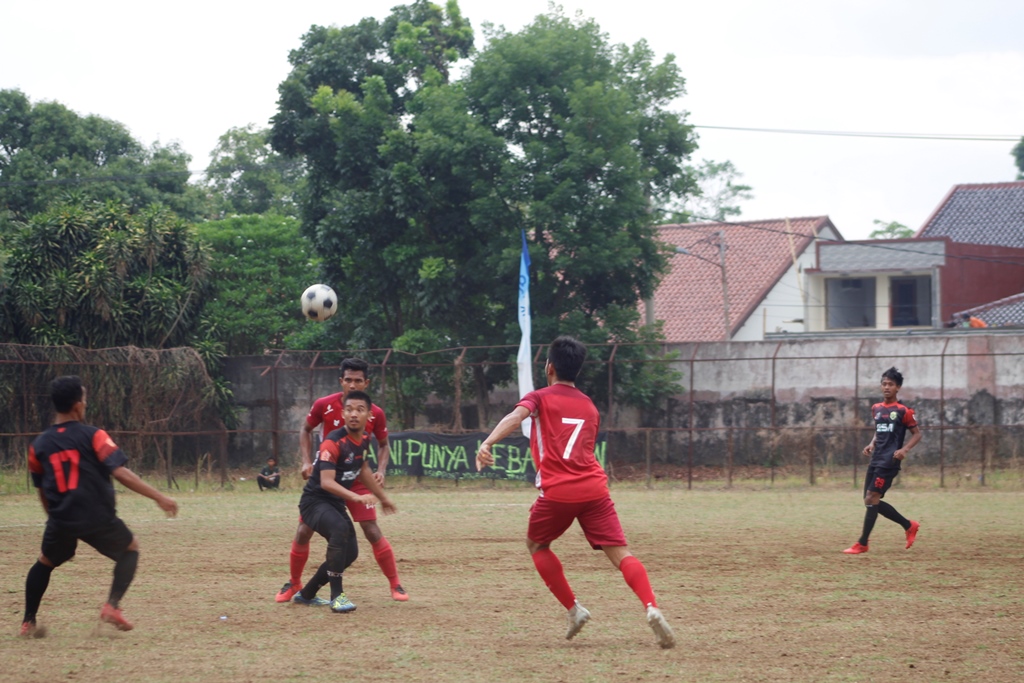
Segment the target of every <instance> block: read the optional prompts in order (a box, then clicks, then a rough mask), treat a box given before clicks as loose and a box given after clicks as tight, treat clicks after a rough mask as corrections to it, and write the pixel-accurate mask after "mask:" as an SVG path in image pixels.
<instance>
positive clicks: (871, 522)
mask: <svg viewBox="0 0 1024 683" xmlns="http://www.w3.org/2000/svg"><path fill="white" fill-rule="evenodd" d="M883 486H885V481H884V478H882V477H880V476H879V472H878V470H877V469H876V468H874V467H870V466H869V467H868V471H867V473H866V474H865V475H864V525H863V527H862V528H861V533H860V538H859V539H857V542H856V543H854V544H853V545H852V546H850V547H849V548H847V549H846V550H844V551H843V552H844V553H846V554H847V555H859V554H861V553H866V552H867V551H868V539H869V537H870V536H871V531H872V530H873V529H874V528H875V522H876V521H877V520H878V502H879V501H880V500H881V499H882V498H881V495H880V494H879V491H880V490H881V489H882V487H883Z"/></svg>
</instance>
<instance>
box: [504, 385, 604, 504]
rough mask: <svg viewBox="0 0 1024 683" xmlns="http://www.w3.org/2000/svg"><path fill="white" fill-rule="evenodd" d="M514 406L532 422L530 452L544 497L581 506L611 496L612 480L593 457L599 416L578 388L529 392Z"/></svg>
mask: <svg viewBox="0 0 1024 683" xmlns="http://www.w3.org/2000/svg"><path fill="white" fill-rule="evenodd" d="M516 406H517V407H518V406H523V407H524V408H526V409H527V410H529V411H530V416H531V417H533V428H532V430H531V432H530V449H531V452H532V454H533V464H534V466H535V467H536V468H537V480H536V484H537V488H538V489H540V492H541V495H542V496H544V497H545V498H548V499H549V500H553V501H556V502H564V503H582V502H586V501H589V500H597V499H598V498H602V497H604V496H606V495H608V476H607V475H606V474H605V472H604V469H602V468H601V463H599V462H598V461H597V458H595V457H594V444H595V443H596V441H597V431H598V427H600V425H601V415H600V413H598V412H597V406H595V405H594V402H593V401H591V400H590V397H589V396H587V395H586V394H584V393H583V392H582V391H580V390H579V389H577V388H575V387H570V386H568V385H565V384H553V385H551V386H549V387H544V388H543V389H538V390H536V391H531V392H530V393H528V394H526V396H523V397H522V398H521V399H520V400H519V403H517V404H516Z"/></svg>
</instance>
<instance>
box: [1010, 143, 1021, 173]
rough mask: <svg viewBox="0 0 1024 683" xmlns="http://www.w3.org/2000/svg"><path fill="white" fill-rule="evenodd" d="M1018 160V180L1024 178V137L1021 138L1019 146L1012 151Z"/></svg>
mask: <svg viewBox="0 0 1024 683" xmlns="http://www.w3.org/2000/svg"><path fill="white" fill-rule="evenodd" d="M1010 154H1012V155H1013V157H1014V160H1015V161H1016V162H1017V180H1024V137H1022V138H1021V139H1020V142H1018V143H1017V146H1016V147H1014V148H1013V151H1012V152H1010Z"/></svg>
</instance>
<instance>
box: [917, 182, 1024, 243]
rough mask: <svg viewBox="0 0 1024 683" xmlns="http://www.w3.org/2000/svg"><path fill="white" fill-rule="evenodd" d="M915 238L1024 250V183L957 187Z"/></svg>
mask: <svg viewBox="0 0 1024 683" xmlns="http://www.w3.org/2000/svg"><path fill="white" fill-rule="evenodd" d="M916 236H917V237H948V238H950V239H951V240H953V241H954V242H967V243H969V244H988V245H994V246H1003V247H1020V248H1024V182H1016V183H990V184H984V185H957V186H956V187H954V188H953V189H952V190H951V191H950V193H949V194H948V195H947V196H946V199H945V200H944V201H943V202H942V204H940V205H939V208H938V209H936V210H935V213H934V214H932V216H931V218H929V219H928V221H927V222H926V223H925V224H924V226H923V227H922V228H921V229H920V230H919V231H918V233H917V235H916Z"/></svg>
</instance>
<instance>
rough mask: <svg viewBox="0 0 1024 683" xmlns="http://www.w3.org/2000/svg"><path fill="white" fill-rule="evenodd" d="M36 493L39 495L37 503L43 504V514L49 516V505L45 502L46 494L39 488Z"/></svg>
mask: <svg viewBox="0 0 1024 683" xmlns="http://www.w3.org/2000/svg"><path fill="white" fill-rule="evenodd" d="M36 493H38V494H39V502H40V503H42V504H43V512H45V513H46V514H50V504H49V503H47V502H46V494H44V493H43V490H42V489H39V488H37V489H36Z"/></svg>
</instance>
